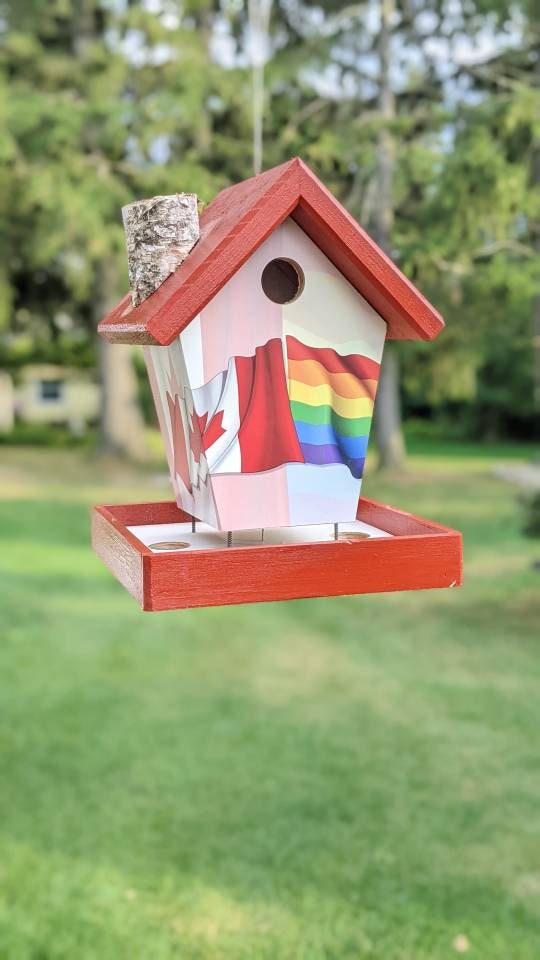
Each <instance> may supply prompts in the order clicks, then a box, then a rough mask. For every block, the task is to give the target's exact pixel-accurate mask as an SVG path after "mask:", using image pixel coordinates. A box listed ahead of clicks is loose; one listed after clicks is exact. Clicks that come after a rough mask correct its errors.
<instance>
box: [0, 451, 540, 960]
mask: <svg viewBox="0 0 540 960" xmlns="http://www.w3.org/2000/svg"><path fill="white" fill-rule="evenodd" d="M518 453H519V452H518ZM495 454H496V455H497V456H499V457H500V456H501V455H504V456H506V455H508V456H509V455H511V454H512V451H503V452H502V453H501V451H499V452H498V453H497V451H495ZM87 456H88V455H87V454H85V453H83V452H78V453H77V452H70V451H48V450H41V451H34V450H30V449H25V448H20V449H11V448H8V447H3V448H1V449H0V498H1V502H0V543H1V551H0V567H1V569H0V641H1V642H0V718H1V722H0V764H1V766H0V958H1V960H68V958H69V960H170V958H181V960H221V958H223V960H229V958H230V960H248V958H249V960H252V958H253V960H364V958H365V960H428V958H429V960H445V958H452V957H456V956H458V955H459V954H460V953H463V952H465V953H466V954H467V956H468V957H470V958H472V960H538V957H539V956H540V642H539V641H540V631H539V621H540V597H539V594H540V573H539V572H538V571H534V570H533V569H532V561H533V559H540V543H539V542H538V541H536V542H534V541H530V540H529V541H528V540H526V539H524V538H523V537H522V536H521V535H520V532H519V524H520V516H519V511H518V508H517V505H516V499H517V498H516V493H515V491H514V490H513V489H512V488H510V487H508V486H506V485H505V484H503V483H502V482H500V481H497V480H495V479H493V478H492V477H491V474H490V471H491V468H492V466H493V462H494V456H493V454H491V455H490V453H489V452H486V451H484V450H483V451H475V450H474V449H463V448H462V447H459V448H456V449H455V450H454V451H453V454H452V455H451V456H450V455H449V452H448V449H445V448H444V447H443V448H441V447H440V445H438V446H437V447H436V449H435V451H434V453H433V454H432V455H431V454H430V453H429V448H428V447H427V446H426V448H425V449H424V448H422V449H420V450H419V451H418V452H417V453H416V454H415V455H414V456H413V457H412V458H411V465H410V471H409V473H408V474H407V475H406V476H403V477H402V478H400V479H399V481H394V482H388V481H385V482H382V483H381V481H379V479H378V478H377V477H375V476H372V477H368V479H367V481H366V484H365V492H366V493H367V494H368V495H372V496H376V497H378V498H380V499H384V498H387V499H388V502H390V503H392V504H394V505H395V506H399V507H403V508H405V509H411V510H413V511H414V512H417V513H419V514H424V515H425V516H427V517H430V518H432V519H435V520H440V521H441V522H443V523H448V524H450V525H453V526H456V527H458V528H459V529H461V530H463V532H464V534H465V542H466V585H465V587H464V588H463V589H461V590H453V591H445V592H420V593H412V594H403V595H399V594H395V595H386V596H385V595H381V596H374V597H355V598H341V599H328V600H310V601H296V602H293V603H286V604H265V605H254V606H248V607H230V608H223V609H214V610H201V611H197V610H194V611H187V612H184V613H168V614H145V615H143V614H142V613H140V612H139V610H138V608H137V605H136V603H135V602H134V601H133V600H132V599H131V598H130V597H129V596H128V595H127V593H125V592H124V591H123V589H122V588H121V587H120V585H119V584H118V583H117V582H116V581H115V580H113V578H112V577H111V575H110V574H109V573H108V571H107V570H106V569H105V568H104V567H103V566H102V565H101V563H100V562H99V561H98V560H97V558H96V557H94V556H93V554H92V553H91V551H90V548H89V544H88V509H89V504H90V503H92V502H114V501H116V502H127V501H128V500H130V499H136V498H138V497H141V498H145V499H148V498H151V499H164V498H166V497H167V496H168V488H167V484H166V482H165V481H163V482H161V483H159V482H157V480H156V478H155V476H154V474H152V473H151V472H149V471H147V472H146V473H141V474H135V473H133V472H132V471H130V470H129V469H127V468H124V469H122V470H121V471H120V472H119V471H118V468H117V469H116V471H115V470H114V469H113V466H112V465H109V466H107V465H101V466H98V465H96V464H95V463H92V462H91V461H90V460H86V459H85V458H86V457H87Z"/></svg>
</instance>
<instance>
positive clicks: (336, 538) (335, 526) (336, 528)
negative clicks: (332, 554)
mask: <svg viewBox="0 0 540 960" xmlns="http://www.w3.org/2000/svg"><path fill="white" fill-rule="evenodd" d="M334 540H339V524H338V523H335V524H334Z"/></svg>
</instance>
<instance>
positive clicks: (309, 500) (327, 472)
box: [145, 220, 386, 530]
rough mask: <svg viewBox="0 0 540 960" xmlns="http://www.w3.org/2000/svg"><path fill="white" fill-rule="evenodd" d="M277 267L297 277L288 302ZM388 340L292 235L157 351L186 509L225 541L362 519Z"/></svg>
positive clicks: (159, 387)
mask: <svg viewBox="0 0 540 960" xmlns="http://www.w3.org/2000/svg"><path fill="white" fill-rule="evenodd" d="M269 263H270V264H274V263H280V264H284V267H283V277H284V278H285V280H287V277H288V272H287V271H288V269H289V265H294V270H295V272H296V275H298V276H300V275H301V279H302V282H301V291H300V292H299V295H298V296H295V297H292V298H291V299H289V300H287V301H286V302H276V299H275V291H274V288H272V287H270V288H268V286H267V289H265V283H264V271H265V267H266V266H267V265H268V264H269ZM292 269H293V267H292V266H291V270H292ZM280 277H281V275H280V274H277V280H278V281H279V280H280ZM293 279H294V278H293ZM285 280H284V282H285ZM299 286H300V284H299ZM278 294H279V283H278ZM385 334H386V324H385V323H384V321H383V320H382V319H381V317H380V316H379V315H378V314H377V313H376V312H375V310H373V308H372V307H371V306H370V305H369V304H368V303H367V301H365V300H364V299H363V297H362V296H361V295H360V294H359V293H358V292H357V291H356V290H355V289H354V288H353V287H352V286H351V285H350V284H349V283H348V281H347V280H345V278H344V277H343V276H342V274H340V272H339V271H338V270H337V269H336V268H335V267H334V266H333V264H332V263H331V262H330V261H329V260H328V259H327V257H326V256H325V255H324V254H323V253H322V252H321V251H320V250H319V249H318V248H317V247H316V245H315V244H314V243H313V241H311V240H310V239H309V238H308V237H307V235H306V234H305V233H304V232H303V231H302V230H301V229H300V228H299V227H298V226H297V225H296V224H295V223H294V222H293V221H292V220H286V221H285V222H284V223H283V224H281V225H280V226H279V227H278V228H277V229H276V230H275V231H274V233H273V234H271V236H270V237H268V238H267V240H266V241H265V242H264V243H263V244H262V245H261V246H260V247H259V248H258V249H257V250H256V251H255V252H254V253H253V255H252V256H251V257H250V259H249V260H248V261H247V262H246V263H245V264H244V265H243V266H242V267H240V269H239V270H238V271H237V272H236V274H234V276H233V277H232V278H231V279H230V280H229V282H228V283H227V284H226V286H225V287H224V288H223V289H222V290H221V291H220V292H219V293H218V294H217V295H216V296H215V297H214V299H213V300H211V301H210V303H209V304H208V306H207V307H205V308H204V309H203V310H202V311H201V313H200V314H199V315H198V316H197V317H196V318H195V319H194V320H193V321H192V322H191V324H190V325H189V326H188V327H187V328H186V329H185V330H184V331H183V332H182V333H181V334H180V335H179V337H178V338H177V339H176V340H175V341H174V342H173V343H172V344H171V345H170V346H169V347H155V346H149V347H145V356H146V362H147V366H148V370H149V374H150V382H151V385H152V390H153V393H154V399H155V402H156V407H157V409H158V413H159V418H160V426H161V430H162V433H163V434H164V435H165V437H166V438H167V443H166V445H167V456H168V461H169V466H170V470H171V477H172V480H173V485H174V488H175V491H176V495H177V500H178V503H179V505H180V506H182V507H183V508H184V509H185V510H187V511H188V512H190V513H192V514H193V515H194V516H196V517H199V518H200V519H201V520H205V521H206V522H208V523H211V524H212V525H213V526H215V527H217V528H218V529H221V530H240V529H249V528H253V527H257V526H258V527H260V526H267V527H270V526H290V525H298V524H310V523H325V522H334V523H337V522H340V521H345V520H351V519H354V517H355V515H356V509H357V504H358V498H359V495H360V485H361V479H362V475H363V471H364V464H365V457H366V451H367V444H368V438H369V431H370V426H371V417H372V413H373V404H374V400H375V394H376V390H377V383H378V379H379V367H380V360H381V355H382V349H383V344H384V339H385Z"/></svg>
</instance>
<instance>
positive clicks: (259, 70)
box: [248, 0, 272, 174]
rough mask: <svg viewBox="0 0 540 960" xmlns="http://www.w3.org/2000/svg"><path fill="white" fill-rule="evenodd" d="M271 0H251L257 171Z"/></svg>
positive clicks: (256, 170) (256, 167)
mask: <svg viewBox="0 0 540 960" xmlns="http://www.w3.org/2000/svg"><path fill="white" fill-rule="evenodd" d="M271 12H272V0H249V3H248V18H249V31H250V36H249V58H250V61H251V78H252V91H251V109H252V126H253V141H252V153H253V173H254V174H258V173H260V172H261V170H262V164H263V120H264V67H265V64H266V62H267V60H268V55H269V53H268V50H269V39H268V28H269V25H270V14H271Z"/></svg>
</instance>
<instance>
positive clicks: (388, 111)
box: [374, 0, 405, 469]
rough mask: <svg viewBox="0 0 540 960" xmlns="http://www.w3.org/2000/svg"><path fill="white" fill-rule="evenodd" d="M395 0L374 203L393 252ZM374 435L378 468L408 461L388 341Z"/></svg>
mask: <svg viewBox="0 0 540 960" xmlns="http://www.w3.org/2000/svg"><path fill="white" fill-rule="evenodd" d="M395 9H396V8H395V0H381V2H380V15H381V25H380V33H379V42H378V51H379V112H380V114H381V118H382V126H381V131H380V133H379V138H378V144H377V185H378V198H377V204H376V207H375V217H374V220H375V239H376V240H377V243H378V244H379V246H380V247H382V249H383V250H384V251H385V252H386V253H390V249H391V239H392V228H393V225H394V203H393V189H392V188H393V179H394V165H395V145H394V138H393V135H392V131H391V130H390V124H391V123H392V121H393V119H394V118H395V113H396V104H395V97H394V93H393V90H392V84H391V78H390V66H391V53H392V51H391V38H392V20H393V18H394V14H395ZM374 427H375V436H376V439H377V447H378V451H379V469H396V468H399V467H401V466H403V464H404V461H405V443H404V440H403V431H402V422H401V398H400V388H399V360H398V356H397V353H396V350H395V348H394V347H393V346H392V345H391V344H388V343H387V344H386V347H385V351H384V355H383V362H382V368H381V379H380V383H379V388H378V391H377V403H376V408H375V421H374Z"/></svg>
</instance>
